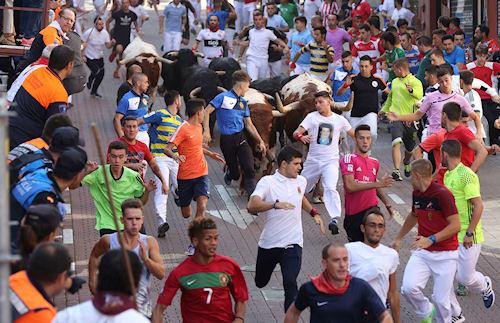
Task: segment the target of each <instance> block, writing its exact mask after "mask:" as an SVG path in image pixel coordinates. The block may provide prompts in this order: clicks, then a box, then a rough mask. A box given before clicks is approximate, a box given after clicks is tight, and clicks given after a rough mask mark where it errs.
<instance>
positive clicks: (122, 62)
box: [118, 57, 137, 65]
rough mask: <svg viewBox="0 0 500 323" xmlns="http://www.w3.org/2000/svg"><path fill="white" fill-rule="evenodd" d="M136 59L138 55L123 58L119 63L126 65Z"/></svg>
mask: <svg viewBox="0 0 500 323" xmlns="http://www.w3.org/2000/svg"><path fill="white" fill-rule="evenodd" d="M136 60H137V57H131V58H127V59H122V60H121V61H119V62H118V64H120V65H126V64H128V63H130V62H133V61H136Z"/></svg>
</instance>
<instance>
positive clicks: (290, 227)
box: [252, 171, 307, 249]
mask: <svg viewBox="0 0 500 323" xmlns="http://www.w3.org/2000/svg"><path fill="white" fill-rule="evenodd" d="M306 184H307V180H306V179H305V178H304V177H303V176H300V175H299V176H297V178H288V177H285V176H283V175H281V174H280V173H279V172H278V171H276V172H275V173H274V174H273V175H268V176H264V177H262V178H261V179H260V180H259V182H258V183H257V186H256V187H255V190H254V191H253V193H252V196H259V197H260V198H261V199H262V200H263V201H265V202H268V203H274V202H276V200H278V201H280V202H288V203H291V204H293V205H294V206H295V208H294V209H292V210H275V209H271V210H269V211H266V212H262V213H260V214H259V217H263V218H264V221H265V222H264V229H262V233H261V234H260V239H259V247H261V248H264V249H271V248H284V247H286V246H288V245H291V244H298V245H299V246H301V247H302V245H303V243H304V237H303V233H302V198H303V197H304V192H305V191H306Z"/></svg>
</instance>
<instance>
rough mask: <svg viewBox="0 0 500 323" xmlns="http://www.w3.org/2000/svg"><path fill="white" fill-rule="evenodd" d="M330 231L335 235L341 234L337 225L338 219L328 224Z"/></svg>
mask: <svg viewBox="0 0 500 323" xmlns="http://www.w3.org/2000/svg"><path fill="white" fill-rule="evenodd" d="M328 230H330V231H331V232H332V234H333V235H336V234H339V227H338V225H337V219H332V220H331V221H330V223H329V224H328Z"/></svg>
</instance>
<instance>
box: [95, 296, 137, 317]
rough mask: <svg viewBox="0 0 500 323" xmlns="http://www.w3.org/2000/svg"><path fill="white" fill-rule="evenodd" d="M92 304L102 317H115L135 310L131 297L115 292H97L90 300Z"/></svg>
mask: <svg viewBox="0 0 500 323" xmlns="http://www.w3.org/2000/svg"><path fill="white" fill-rule="evenodd" d="M92 304H94V307H95V308H96V309H97V310H98V311H99V312H100V313H102V314H104V315H117V314H120V313H122V312H125V311H126V310H129V309H132V308H133V309H135V308H136V306H135V302H134V298H133V297H132V296H131V295H126V294H123V293H117V292H97V294H96V295H94V298H93V299H92Z"/></svg>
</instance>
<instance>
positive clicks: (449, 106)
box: [443, 102, 462, 121]
mask: <svg viewBox="0 0 500 323" xmlns="http://www.w3.org/2000/svg"><path fill="white" fill-rule="evenodd" d="M443 113H445V114H446V116H447V117H448V120H450V121H460V118H461V117H462V108H461V107H460V105H459V104H458V103H456V102H448V103H445V105H444V106H443Z"/></svg>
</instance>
